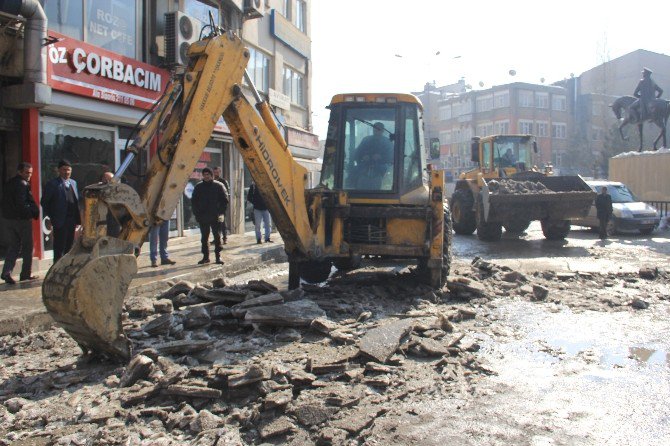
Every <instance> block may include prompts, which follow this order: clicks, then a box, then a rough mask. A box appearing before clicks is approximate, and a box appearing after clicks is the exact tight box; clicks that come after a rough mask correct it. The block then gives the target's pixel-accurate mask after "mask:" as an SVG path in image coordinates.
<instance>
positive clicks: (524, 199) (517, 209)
mask: <svg viewBox="0 0 670 446" xmlns="http://www.w3.org/2000/svg"><path fill="white" fill-rule="evenodd" d="M470 148H471V152H472V153H471V155H472V161H473V162H476V163H477V164H478V166H477V167H476V168H474V169H472V170H469V171H467V172H463V173H462V174H461V175H460V178H459V179H458V181H457V183H456V187H455V189H454V193H453V194H452V196H451V198H450V200H449V202H450V203H451V209H452V213H453V220H454V221H453V224H454V231H455V232H456V234H463V235H470V234H472V233H473V232H474V231H475V229H476V230H477V237H478V238H479V239H480V240H484V241H498V240H500V238H501V236H502V228H503V227H504V228H505V230H506V231H507V232H510V233H515V234H518V233H522V232H523V231H525V230H526V228H528V226H529V225H530V222H531V221H533V220H539V221H540V222H541V224H542V232H543V233H544V236H545V238H547V239H549V240H557V239H562V238H565V237H566V236H567V235H568V233H569V232H570V219H571V218H576V217H583V216H585V215H586V214H587V213H588V211H589V208H590V207H591V203H593V200H594V198H595V194H594V192H593V191H592V190H591V188H590V187H589V186H588V185H587V184H586V182H585V181H584V180H583V179H582V178H581V177H580V176H578V175H575V176H554V175H553V171H552V169H550V168H547V169H544V170H542V171H540V170H539V169H537V168H536V167H535V166H534V165H533V163H532V155H533V154H534V153H536V152H537V143H536V142H535V138H534V137H533V136H532V135H492V136H486V137H481V138H480V137H474V138H472V143H471V147H470Z"/></svg>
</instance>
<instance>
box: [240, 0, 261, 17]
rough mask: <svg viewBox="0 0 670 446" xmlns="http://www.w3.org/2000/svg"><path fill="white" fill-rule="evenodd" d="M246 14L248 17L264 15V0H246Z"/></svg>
mask: <svg viewBox="0 0 670 446" xmlns="http://www.w3.org/2000/svg"><path fill="white" fill-rule="evenodd" d="M244 16H245V18H247V19H257V18H259V17H263V0H244Z"/></svg>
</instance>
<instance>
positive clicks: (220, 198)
mask: <svg viewBox="0 0 670 446" xmlns="http://www.w3.org/2000/svg"><path fill="white" fill-rule="evenodd" d="M227 206H228V198H226V192H225V189H224V187H223V184H221V183H219V182H218V181H214V174H213V173H212V169H210V168H209V167H205V168H204V169H202V181H201V182H200V183H198V184H196V185H195V188H193V195H192V196H191V207H192V209H193V215H195V219H196V220H197V221H198V224H199V225H200V234H201V237H200V243H201V245H202V260H201V261H199V262H198V265H204V264H205V263H209V248H208V246H207V239H209V232H210V230H211V231H212V233H213V234H214V253H215V255H216V263H218V264H223V261H221V228H220V224H219V216H221V215H223V213H224V212H225V211H226V207H227Z"/></svg>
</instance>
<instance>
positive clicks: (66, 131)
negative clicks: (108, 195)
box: [40, 119, 115, 250]
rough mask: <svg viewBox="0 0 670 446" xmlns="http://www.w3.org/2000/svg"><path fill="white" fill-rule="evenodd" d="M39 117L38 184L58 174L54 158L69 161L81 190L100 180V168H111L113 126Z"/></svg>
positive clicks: (48, 244) (48, 245)
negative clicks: (39, 180) (39, 178)
mask: <svg viewBox="0 0 670 446" xmlns="http://www.w3.org/2000/svg"><path fill="white" fill-rule="evenodd" d="M83 125H84V124H82V126H79V125H76V124H71V123H65V122H62V121H56V120H54V121H51V120H47V119H43V120H42V123H41V131H40V168H41V181H42V188H44V186H45V184H46V182H47V181H49V180H51V179H52V178H55V177H56V176H58V162H59V161H60V160H62V159H66V160H68V161H69V162H70V163H71V164H72V178H73V179H74V180H75V181H76V182H77V187H78V190H79V193H80V195H79V196H80V197H81V191H82V190H83V188H84V187H86V186H88V185H89V184H95V183H97V182H99V181H100V177H101V175H102V173H103V172H105V171H108V170H112V171H113V170H114V157H115V154H114V129H111V128H103V127H98V126H92V125H91V126H89V125H87V126H86V127H83ZM44 248H45V250H50V249H52V241H51V237H45V243H44Z"/></svg>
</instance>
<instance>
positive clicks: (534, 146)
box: [533, 141, 537, 153]
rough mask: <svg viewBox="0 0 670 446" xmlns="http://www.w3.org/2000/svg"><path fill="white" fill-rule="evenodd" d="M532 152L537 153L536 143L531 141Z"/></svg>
mask: <svg viewBox="0 0 670 446" xmlns="http://www.w3.org/2000/svg"><path fill="white" fill-rule="evenodd" d="M533 152H535V153H537V141H533Z"/></svg>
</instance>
